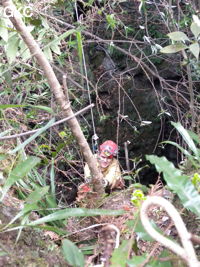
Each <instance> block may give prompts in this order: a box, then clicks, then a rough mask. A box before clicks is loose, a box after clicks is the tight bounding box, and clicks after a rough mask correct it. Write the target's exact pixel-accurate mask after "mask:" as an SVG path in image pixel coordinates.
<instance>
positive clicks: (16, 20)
mask: <svg viewBox="0 0 200 267" xmlns="http://www.w3.org/2000/svg"><path fill="white" fill-rule="evenodd" d="M2 2H3V3H2V5H3V7H4V8H7V11H8V10H9V8H10V10H11V13H12V14H14V15H13V17H10V18H9V19H10V20H11V22H12V24H13V26H14V27H15V28H16V30H17V31H18V33H19V34H20V35H21V37H22V38H23V40H24V42H25V43H26V45H27V46H28V48H29V50H30V52H31V54H32V55H33V56H34V57H35V58H36V60H37V62H38V64H39V65H40V67H41V68H42V69H43V71H44V74H45V76H46V77H47V80H48V83H49V85H50V88H51V90H52V92H53V94H54V96H55V98H56V101H57V103H58V104H59V105H60V107H61V110H62V111H63V114H64V116H66V117H68V116H73V115H74V113H73V111H72V109H71V107H70V104H69V102H68V101H67V100H66V98H65V95H64V93H63V90H62V87H61V85H60V83H59V81H58V79H57V78H56V75H55V73H54V71H53V69H52V67H51V65H50V63H49V61H48V60H47V59H46V57H45V55H44V53H43V52H42V50H41V49H40V47H39V45H38V44H37V42H36V41H35V39H34V38H33V36H32V35H31V33H30V32H29V31H28V30H27V28H26V25H25V24H24V22H23V21H22V19H21V18H20V17H19V16H16V14H17V13H16V12H13V11H16V7H15V5H14V4H13V2H12V1H11V0H4V1H2ZM68 125H69V127H70V129H71V131H72V134H73V135H74V137H75V138H76V140H77V143H78V145H79V146H80V149H81V152H82V153H83V156H84V158H85V160H86V162H87V164H88V166H89V168H90V171H91V175H92V184H93V188H94V191H95V192H97V193H98V195H102V194H103V193H104V188H103V185H102V173H101V172H100V170H99V169H98V167H97V160H96V159H95V158H94V157H93V154H92V151H91V149H90V147H89V145H88V142H87V140H86V139H85V136H84V134H83V132H82V130H81V127H80V125H79V122H78V120H77V119H76V117H73V118H72V119H70V120H69V121H68Z"/></svg>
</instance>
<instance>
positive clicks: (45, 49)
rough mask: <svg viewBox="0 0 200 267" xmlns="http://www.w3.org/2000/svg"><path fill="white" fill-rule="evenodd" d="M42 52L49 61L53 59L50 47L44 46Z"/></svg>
mask: <svg viewBox="0 0 200 267" xmlns="http://www.w3.org/2000/svg"><path fill="white" fill-rule="evenodd" d="M43 52H44V54H45V56H46V58H47V59H48V60H49V61H53V56H52V52H51V49H50V48H49V47H44V49H43Z"/></svg>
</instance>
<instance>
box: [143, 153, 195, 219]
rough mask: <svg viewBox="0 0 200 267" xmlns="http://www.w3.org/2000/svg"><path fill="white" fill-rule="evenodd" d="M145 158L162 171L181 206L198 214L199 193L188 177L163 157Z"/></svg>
mask: <svg viewBox="0 0 200 267" xmlns="http://www.w3.org/2000/svg"><path fill="white" fill-rule="evenodd" d="M146 158H147V160H149V161H150V162H151V163H152V164H154V165H155V167H156V169H157V171H158V172H160V173H161V172H162V173H163V177H164V179H165V181H166V183H167V185H168V186H169V188H170V189H171V190H172V191H173V192H174V193H176V194H177V195H178V196H179V198H180V199H181V201H182V204H183V206H184V207H185V208H187V209H189V210H191V211H192V212H194V213H195V214H197V215H198V216H200V195H199V193H198V191H197V190H196V189H195V187H194V185H193V184H192V182H191V181H190V179H189V177H188V176H186V175H182V172H181V171H180V170H179V169H177V168H175V167H174V164H173V163H171V162H170V161H168V160H167V159H166V158H165V157H160V158H159V157H157V156H153V155H151V156H146Z"/></svg>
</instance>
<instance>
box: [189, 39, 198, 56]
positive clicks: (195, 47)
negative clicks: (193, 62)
mask: <svg viewBox="0 0 200 267" xmlns="http://www.w3.org/2000/svg"><path fill="white" fill-rule="evenodd" d="M189 49H190V51H191V53H192V54H193V55H194V56H195V57H196V59H197V60H199V52H200V48H199V44H198V43H197V42H196V43H194V44H191V45H190V46H189Z"/></svg>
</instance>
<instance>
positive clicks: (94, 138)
mask: <svg viewBox="0 0 200 267" xmlns="http://www.w3.org/2000/svg"><path fill="white" fill-rule="evenodd" d="M75 12H76V19H77V21H78V22H79V23H80V24H81V20H80V18H79V17H78V9H77V1H75ZM81 50H82V57H83V67H84V72H85V78H86V88H87V93H88V99H89V104H90V105H91V104H92V100H91V95H90V87H89V80H88V73H87V67H86V60H85V52H84V49H83V45H82V40H81ZM90 113H91V119H92V128H93V136H92V150H93V153H96V152H97V151H98V139H99V137H98V136H97V134H96V128H95V123H94V113H93V110H92V109H91V110H90Z"/></svg>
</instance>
